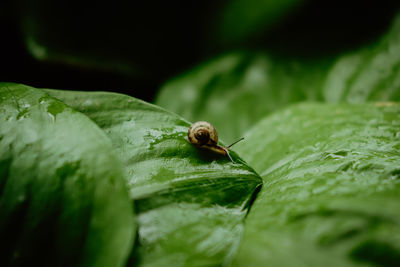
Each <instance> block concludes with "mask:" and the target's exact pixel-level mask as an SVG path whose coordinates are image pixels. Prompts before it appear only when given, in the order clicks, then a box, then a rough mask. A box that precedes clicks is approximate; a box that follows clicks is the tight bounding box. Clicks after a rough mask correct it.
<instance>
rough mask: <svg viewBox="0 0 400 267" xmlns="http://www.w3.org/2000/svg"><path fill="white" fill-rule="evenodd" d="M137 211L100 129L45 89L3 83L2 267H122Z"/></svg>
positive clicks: (0, 87) (0, 125) (0, 157)
mask: <svg viewBox="0 0 400 267" xmlns="http://www.w3.org/2000/svg"><path fill="white" fill-rule="evenodd" d="M132 208H133V207H132V203H131V201H130V200H129V197H128V194H127V190H126V185H125V177H124V172H123V167H122V164H121V163H120V162H119V160H118V158H117V156H116V155H115V154H114V153H113V151H112V146H111V142H110V140H109V139H108V138H107V136H106V135H105V134H104V133H103V132H102V131H101V130H100V129H99V128H98V127H97V126H96V125H95V124H94V123H93V122H91V121H90V120H89V119H88V118H87V117H86V116H84V115H82V114H80V113H78V112H76V111H74V110H72V109H71V108H69V107H67V106H66V105H65V104H63V103H62V102H60V101H59V100H56V99H54V98H52V97H50V96H49V95H48V94H46V93H44V92H43V91H41V90H38V89H34V88H31V87H28V86H23V85H17V84H7V83H1V84H0V254H1V257H0V265H1V266H27V265H37V266H123V265H124V264H125V262H126V261H127V259H128V256H129V252H130V250H131V248H132V245H133V241H134V234H135V231H134V229H135V223H134V220H133V210H132Z"/></svg>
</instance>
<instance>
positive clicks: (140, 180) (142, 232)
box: [48, 90, 261, 266]
mask: <svg viewBox="0 0 400 267" xmlns="http://www.w3.org/2000/svg"><path fill="white" fill-rule="evenodd" d="M48 92H49V93H50V94H51V95H52V96H54V97H57V98H60V99H62V100H63V101H64V102H65V103H67V104H68V105H70V106H72V107H74V108H75V109H77V110H79V111H81V112H83V113H84V114H86V115H87V116H88V117H90V118H91V119H92V120H93V121H94V122H96V123H97V124H98V125H99V126H100V127H101V128H102V129H103V130H104V131H105V132H106V133H107V135H108V136H109V137H110V139H111V140H112V143H113V146H114V148H115V149H116V151H117V152H118V154H119V157H120V159H121V160H122V161H123V162H124V164H125V167H126V169H127V172H128V185H129V188H130V196H131V198H132V199H133V200H134V202H135V207H136V212H137V214H138V215H137V216H138V217H137V218H138V225H139V231H138V234H139V237H138V244H139V246H138V247H136V251H135V252H134V253H133V255H132V259H131V264H132V265H133V264H139V265H140V266H198V265H220V264H221V263H222V262H223V261H224V260H225V258H229V257H230V256H232V255H231V254H230V252H231V251H232V249H233V247H234V246H235V245H237V242H238V241H239V236H240V233H241V229H242V221H243V219H244V216H245V215H246V212H247V210H248V208H249V205H250V204H251V201H252V200H253V198H254V195H255V193H256V189H257V187H259V186H260V185H261V179H260V177H259V176H258V175H257V174H256V173H255V172H254V171H253V170H252V169H251V168H250V167H248V166H247V165H245V164H244V163H243V162H242V160H241V159H240V158H239V157H238V156H237V155H236V153H234V152H232V157H233V159H234V161H235V162H236V164H233V163H231V162H230V160H229V159H228V158H227V157H222V156H218V155H216V154H213V153H208V152H205V151H199V150H198V149H196V148H195V147H194V146H193V145H191V144H190V143H189V142H188V141H187V140H186V135H187V130H188V127H189V125H190V124H189V123H188V122H187V121H185V120H183V119H182V118H180V117H179V116H177V115H175V114H173V113H171V112H168V111H166V110H164V109H162V108H159V107H157V106H154V105H151V104H148V103H145V102H143V101H140V100H137V99H135V98H132V97H129V96H125V95H120V94H113V93H85V92H67V91H55V90H49V91H48Z"/></svg>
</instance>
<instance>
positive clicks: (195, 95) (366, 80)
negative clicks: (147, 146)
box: [156, 17, 400, 141]
mask: <svg viewBox="0 0 400 267" xmlns="http://www.w3.org/2000/svg"><path fill="white" fill-rule="evenodd" d="M399 66H400V17H397V18H396V19H395V21H394V23H393V25H392V27H391V29H390V30H388V32H387V33H386V34H385V35H384V36H382V37H381V38H380V39H379V40H377V41H375V42H374V44H371V45H367V46H363V47H362V48H360V49H358V50H354V51H351V52H347V53H343V54H339V55H336V56H330V57H326V58H323V57H318V58H315V57H306V58H302V57H295V56H292V57H289V56H282V55H276V54H268V53H256V52H252V53H246V52H236V53H231V54H227V55H223V56H221V57H219V58H217V59H214V60H212V61H211V62H206V63H205V64H203V65H201V66H198V67H197V68H195V69H193V70H191V71H189V72H187V73H185V74H183V75H182V76H180V77H177V78H175V79H173V80H171V81H170V82H168V83H166V84H165V86H164V87H163V88H162V89H161V92H160V94H159V96H158V99H157V101H156V104H158V105H160V106H163V107H165V108H167V109H168V110H171V111H174V112H176V113H178V114H180V115H182V116H184V117H185V118H188V119H190V120H204V119H207V120H209V121H211V122H212V123H213V124H214V126H216V128H217V129H219V131H221V136H222V137H223V138H224V139H225V140H227V141H233V140H235V139H236V138H239V137H241V135H243V134H244V132H246V130H247V129H249V128H250V127H251V126H253V125H254V124H255V123H256V122H257V121H258V120H260V119H261V118H263V117H264V116H265V115H267V114H269V113H271V112H273V111H275V110H278V109H280V108H282V107H285V106H287V105H289V104H291V103H295V102H300V101H323V102H335V103H337V102H342V101H346V102H365V101H370V100H375V101H388V100H391V101H394V100H400V90H399V89H400V79H399V77H400V73H399V70H400V68H399Z"/></svg>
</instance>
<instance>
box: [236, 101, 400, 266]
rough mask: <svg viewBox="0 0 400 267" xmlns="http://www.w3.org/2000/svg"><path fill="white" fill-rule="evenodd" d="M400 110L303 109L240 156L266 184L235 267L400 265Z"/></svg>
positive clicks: (253, 134)
mask: <svg viewBox="0 0 400 267" xmlns="http://www.w3.org/2000/svg"><path fill="white" fill-rule="evenodd" d="M399 127H400V105H399V104H394V103H388V102H387V103H377V104H302V105H297V106H292V107H289V108H287V109H285V110H283V111H281V112H277V113H275V114H273V115H271V116H269V117H267V118H265V119H264V120H262V121H261V122H260V123H258V124H257V125H256V126H255V127H254V128H252V129H251V130H250V131H249V133H248V134H247V135H246V139H247V142H246V143H242V144H238V146H237V150H238V151H239V152H240V153H241V155H244V157H245V159H246V160H248V162H249V163H250V164H251V165H252V166H254V167H255V169H256V170H257V171H258V172H259V173H261V176H262V178H263V180H264V186H263V188H262V190H261V192H260V194H259V195H258V197H257V200H256V201H255V203H254V205H253V206H252V209H251V212H250V213H249V216H248V217H247V219H246V226H245V231H244V235H243V239H242V243H241V245H240V248H239V252H238V254H237V257H236V259H235V261H234V264H233V266H266V265H268V266H323V265H326V263H327V262H329V265H330V266H358V264H363V263H364V264H368V265H369V266H370V265H377V266H398V265H399V264H400V213H399V211H400V177H399V174H400V168H399V166H400V152H399V151H400V150H399V148H400V138H399V137H400V132H399V129H400V128H399Z"/></svg>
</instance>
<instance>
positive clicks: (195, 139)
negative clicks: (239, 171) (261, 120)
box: [188, 121, 244, 163]
mask: <svg viewBox="0 0 400 267" xmlns="http://www.w3.org/2000/svg"><path fill="white" fill-rule="evenodd" d="M188 139H189V142H190V143H191V144H193V145H194V146H196V147H198V148H201V149H207V150H210V151H213V152H215V153H218V154H221V155H224V156H225V155H226V156H228V157H229V159H230V160H231V161H232V163H235V162H234V161H233V159H232V157H231V155H229V152H228V149H229V148H230V147H231V146H233V145H234V144H236V143H237V142H239V141H242V140H243V139H244V138H243V137H242V138H240V139H239V140H237V141H236V142H234V143H233V144H231V145H229V146H227V147H223V146H220V145H218V133H217V130H216V129H215V127H214V126H213V125H212V124H211V123H209V122H206V121H198V122H195V123H193V124H192V125H191V126H190V127H189V130H188Z"/></svg>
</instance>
